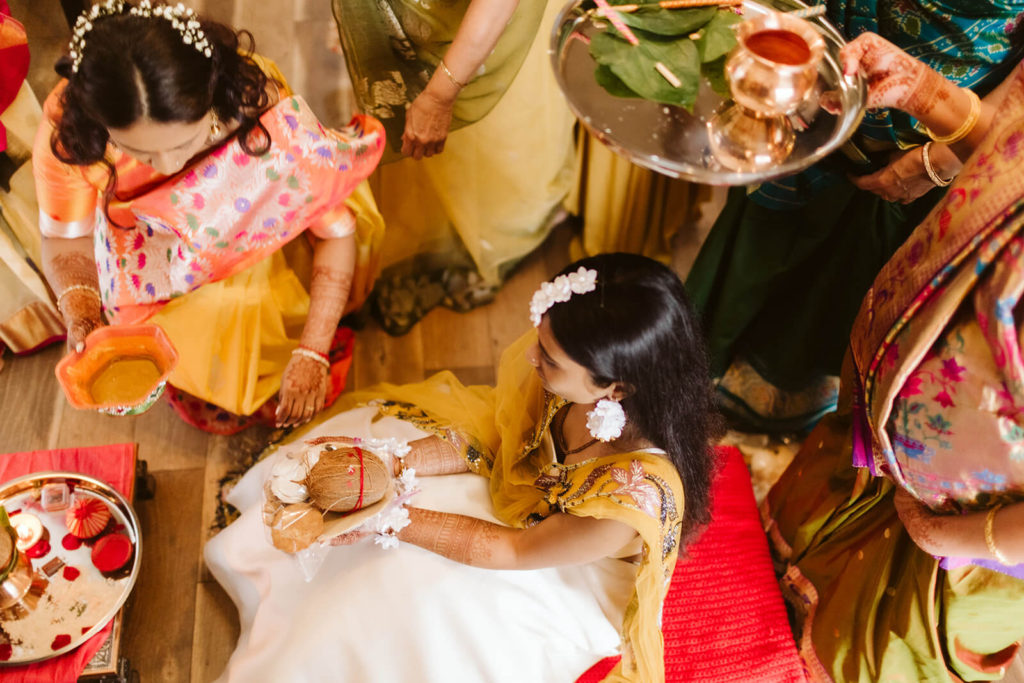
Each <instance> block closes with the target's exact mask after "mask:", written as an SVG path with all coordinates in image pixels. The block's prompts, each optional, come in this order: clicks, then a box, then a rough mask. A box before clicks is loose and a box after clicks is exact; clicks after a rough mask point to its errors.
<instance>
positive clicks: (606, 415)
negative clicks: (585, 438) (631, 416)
mask: <svg viewBox="0 0 1024 683" xmlns="http://www.w3.org/2000/svg"><path fill="white" fill-rule="evenodd" d="M625 426H626V411H625V410H623V409H622V406H621V405H620V404H619V402H618V401H613V400H611V399H609V398H602V399H601V400H600V401H598V402H597V405H595V406H594V409H593V410H591V411H589V412H588V413H587V431H589V432H590V435H591V436H592V437H594V438H595V439H599V440H601V441H611V440H612V439H617V438H619V437H620V436H622V428H623V427H625Z"/></svg>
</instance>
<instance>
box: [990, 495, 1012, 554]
mask: <svg viewBox="0 0 1024 683" xmlns="http://www.w3.org/2000/svg"><path fill="white" fill-rule="evenodd" d="M1002 507H1003V506H1002V505H996V506H995V507H994V508H992V509H991V510H989V511H988V515H986V516H985V545H987V546H988V551H989V552H990V553H991V554H992V557H994V558H996V561H998V562H999V564H1002V565H1006V566H1010V565H1012V564H1013V563H1012V562H1010V560H1009V559H1007V557H1006V555H1003V554H1002V553H1001V552H999V548H997V547H996V538H995V534H994V533H993V530H992V527H993V526H994V525H995V521H996V513H997V512H999V510H1000V509H1001V508H1002Z"/></svg>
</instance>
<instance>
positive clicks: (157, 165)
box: [148, 152, 182, 175]
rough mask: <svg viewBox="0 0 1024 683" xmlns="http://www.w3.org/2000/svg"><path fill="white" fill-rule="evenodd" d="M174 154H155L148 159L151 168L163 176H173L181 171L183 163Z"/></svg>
mask: <svg viewBox="0 0 1024 683" xmlns="http://www.w3.org/2000/svg"><path fill="white" fill-rule="evenodd" d="M178 156H179V155H178V154H175V153H173V152H154V153H153V154H152V156H150V158H149V159H148V162H149V166H150V167H151V168H152V169H153V170H154V171H157V172H158V173H162V174H163V175H173V174H175V173H177V172H178V171H180V170H181V167H182V162H181V160H180V159H179V158H178Z"/></svg>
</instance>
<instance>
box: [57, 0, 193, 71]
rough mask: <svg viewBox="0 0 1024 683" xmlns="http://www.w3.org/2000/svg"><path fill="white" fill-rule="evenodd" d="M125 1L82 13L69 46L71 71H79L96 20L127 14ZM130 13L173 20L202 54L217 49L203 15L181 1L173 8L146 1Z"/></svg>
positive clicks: (109, 0)
mask: <svg viewBox="0 0 1024 683" xmlns="http://www.w3.org/2000/svg"><path fill="white" fill-rule="evenodd" d="M124 8H125V4H124V0H107V1H106V2H105V3H103V4H102V5H93V6H92V8H91V9H90V10H89V11H88V12H83V13H82V14H81V15H79V17H78V20H77V21H76V22H75V28H74V30H73V31H72V36H71V43H70V45H69V46H68V50H69V55H70V57H71V73H78V67H79V66H80V65H81V64H82V54H83V53H84V52H85V36H86V35H87V34H88V33H89V31H91V30H92V28H93V24H92V22H93V21H95V20H96V19H99V18H100V17H108V16H112V15H115V14H123V13H124ZM128 14H130V15H132V16H134V17H160V18H161V19H166V20H167V21H169V22H171V26H173V27H174V28H175V30H177V31H178V33H180V34H181V41H182V42H183V43H185V44H186V45H191V46H192V47H194V48H195V49H196V51H197V52H199V53H200V54H202V55H205V56H207V57H212V56H213V49H212V47H211V46H210V41H209V40H207V39H206V33H204V32H203V29H202V28H200V24H199V18H198V17H197V15H196V13H195V11H194V10H193V9H192V8H191V7H185V5H183V4H181V3H180V2H179V3H178V4H177V5H175V6H173V7H171V6H170V5H157V6H156V7H153V5H151V4H150V2H149V0H142V2H140V3H139V5H138V7H132V8H130V9H129V10H128Z"/></svg>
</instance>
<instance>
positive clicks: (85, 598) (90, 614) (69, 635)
mask: <svg viewBox="0 0 1024 683" xmlns="http://www.w3.org/2000/svg"><path fill="white" fill-rule="evenodd" d="M46 484H65V485H67V486H68V487H69V488H70V489H72V491H73V495H74V496H77V497H79V498H81V497H85V498H96V499H98V500H100V501H102V502H103V503H104V504H106V506H107V508H108V509H109V510H110V513H111V521H110V524H109V526H108V529H111V530H115V531H117V532H120V533H123V534H125V535H126V536H127V537H128V538H129V539H130V540H131V542H132V546H133V553H132V557H131V559H130V560H129V562H128V565H126V567H125V568H123V569H122V570H120V571H119V572H118V573H117V574H116V575H115V576H113V577H105V576H104V575H103V574H101V573H100V571H99V570H98V569H96V567H95V566H93V564H92V561H91V544H89V543H88V542H86V543H83V544H82V545H81V546H80V547H77V548H67V547H65V546H64V545H63V544H62V542H61V541H62V539H63V537H64V536H65V535H66V534H67V533H68V532H67V527H66V526H65V523H64V515H65V510H54V511H52V512H47V511H45V510H44V509H43V507H42V505H41V494H42V490H43V486H44V485H46ZM0 506H3V507H4V508H5V509H6V510H7V512H8V513H10V514H13V513H16V512H28V513H31V514H33V515H35V516H36V517H38V518H39V520H40V521H41V522H42V524H43V526H44V527H45V528H46V531H47V532H48V534H49V551H48V552H46V553H45V554H44V555H43V556H41V557H38V558H34V559H31V560H30V561H31V566H32V572H33V580H32V588H31V590H30V591H29V594H28V595H27V596H26V597H25V598H24V599H23V600H21V601H20V602H19V603H18V604H17V605H15V606H14V607H12V608H9V609H5V610H2V611H0V643H2V644H3V645H5V646H6V647H5V653H4V654H5V658H0V659H2V661H0V667H2V666H11V665H22V664H30V663H32V662H39V661H43V660H46V659H50V658H52V657H56V656H58V655H62V654H64V653H66V652H70V651H71V650H74V649H75V648H76V647H78V646H79V645H81V644H82V643H84V642H85V641H87V640H88V639H89V638H91V637H92V636H94V635H95V634H96V633H98V632H99V631H100V630H101V629H103V627H104V626H106V624H107V623H108V622H110V620H111V619H113V618H114V616H115V615H116V614H117V611H118V610H119V609H120V608H121V606H122V605H123V604H124V602H125V600H127V599H128V596H129V594H130V593H131V591H132V588H133V587H134V586H135V581H136V579H137V578H138V575H139V568H140V566H141V561H142V537H141V534H140V531H139V529H140V527H139V520H138V517H136V515H135V511H134V510H133V509H132V506H131V505H130V504H129V503H128V501H127V500H125V498H124V496H122V495H121V494H120V493H118V492H117V491H116V490H115V489H114V488H113V487H111V486H110V485H109V484H106V483H105V482H103V481H100V480H99V479H94V478H93V477H88V476H86V475H84V474H78V473H75V472H38V473H34V474H30V475H26V476H24V477H19V478H17V479H12V480H11V481H8V482H6V483H4V484H2V485H0ZM104 533H105V532H104ZM101 535H102V534H101ZM67 568H72V569H73V570H74V571H71V572H66V571H65V569H67ZM80 622H81V623H80ZM0 678H2V674H0Z"/></svg>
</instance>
